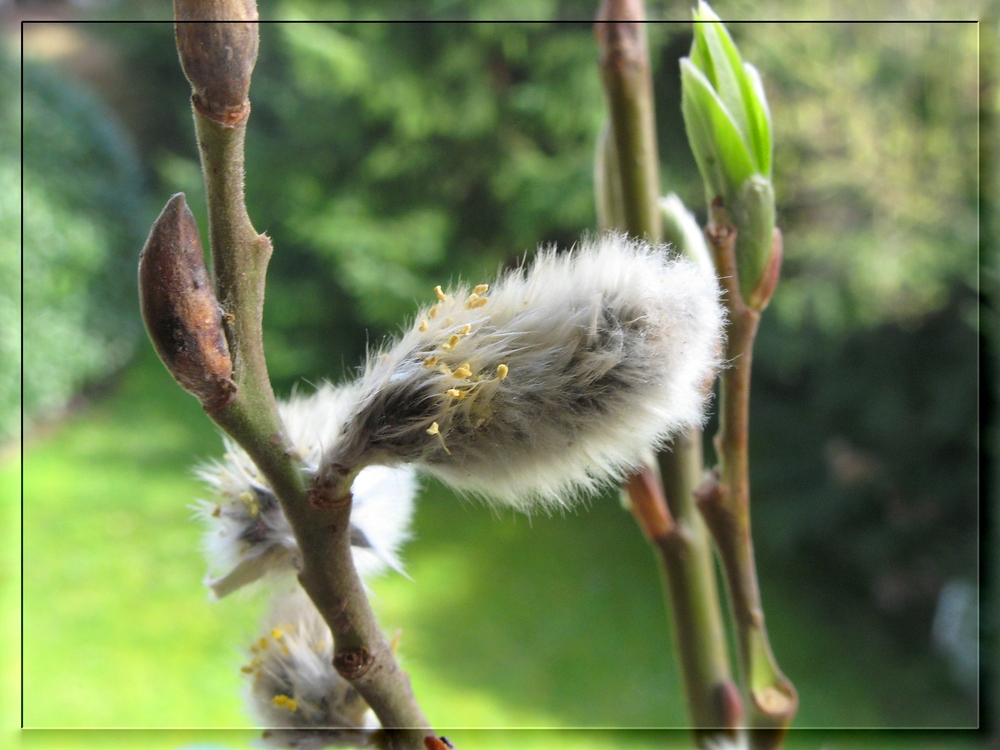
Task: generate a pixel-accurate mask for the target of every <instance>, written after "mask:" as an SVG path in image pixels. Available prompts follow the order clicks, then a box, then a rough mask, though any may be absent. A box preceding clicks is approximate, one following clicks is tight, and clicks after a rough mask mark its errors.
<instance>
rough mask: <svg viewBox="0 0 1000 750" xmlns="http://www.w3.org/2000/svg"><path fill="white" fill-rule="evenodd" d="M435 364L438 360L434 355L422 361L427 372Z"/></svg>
mask: <svg viewBox="0 0 1000 750" xmlns="http://www.w3.org/2000/svg"><path fill="white" fill-rule="evenodd" d="M437 362H438V358H437V355H436V354H435V355H433V356H430V357H428V358H427V359H425V360H424V367H426V368H427V369H428V370H429V369H430V368H432V367H433V366H434V365H436V364H437Z"/></svg>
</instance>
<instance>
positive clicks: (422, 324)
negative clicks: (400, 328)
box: [417, 320, 427, 333]
mask: <svg viewBox="0 0 1000 750" xmlns="http://www.w3.org/2000/svg"><path fill="white" fill-rule="evenodd" d="M417 330H418V331H420V332H421V333H423V332H424V331H426V330H427V321H426V320H421V321H420V325H418V326H417Z"/></svg>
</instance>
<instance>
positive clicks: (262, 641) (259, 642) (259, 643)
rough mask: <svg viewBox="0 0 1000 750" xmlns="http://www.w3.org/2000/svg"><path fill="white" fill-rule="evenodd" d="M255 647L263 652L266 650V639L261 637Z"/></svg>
mask: <svg viewBox="0 0 1000 750" xmlns="http://www.w3.org/2000/svg"><path fill="white" fill-rule="evenodd" d="M257 645H259V646H260V648H261V650H262V651H263V650H264V649H265V648H267V638H263V637H262V638H261V639H260V640H259V641H257Z"/></svg>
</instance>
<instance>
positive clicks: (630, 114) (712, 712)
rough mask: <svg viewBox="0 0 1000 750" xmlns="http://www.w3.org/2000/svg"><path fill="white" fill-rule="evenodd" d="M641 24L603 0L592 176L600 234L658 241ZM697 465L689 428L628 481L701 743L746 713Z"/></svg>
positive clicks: (619, 4) (632, 9)
mask: <svg viewBox="0 0 1000 750" xmlns="http://www.w3.org/2000/svg"><path fill="white" fill-rule="evenodd" d="M644 18H645V11H644V8H643V3H642V1H641V0H605V2H603V3H602V5H601V8H600V10H599V11H598V15H597V23H596V24H595V36H596V38H597V43H598V47H599V49H600V52H601V59H600V70H601V79H602V83H603V84H604V90H605V94H606V96H607V101H608V109H609V115H610V123H609V128H608V129H607V130H606V131H605V132H604V133H603V134H602V136H601V140H600V141H599V147H598V154H597V168H596V170H595V174H596V176H597V178H598V179H597V185H596V188H597V201H598V214H599V218H600V221H601V225H602V226H601V228H602V229H610V228H618V229H621V230H624V231H627V232H628V233H629V234H631V235H633V236H636V237H643V238H645V239H646V240H648V241H649V242H651V243H654V244H655V243H658V242H660V241H661V237H662V230H661V217H660V212H659V205H658V201H659V192H660V186H659V156H658V154H657V145H656V129H655V122H654V116H653V88H652V77H651V75H650V67H649V51H648V47H647V43H646V29H645V26H644V23H643V21H644ZM702 468H703V463H702V455H701V431H700V430H697V429H695V430H690V431H688V432H687V433H685V434H682V435H680V436H678V438H677V439H676V440H675V441H674V443H673V445H672V446H671V448H670V450H668V451H664V452H663V453H662V454H661V455H660V457H659V470H657V468H656V467H646V468H645V469H644V470H642V471H640V472H639V473H637V474H634V475H632V476H631V477H629V478H628V479H627V480H626V482H625V489H626V491H627V492H628V494H629V497H630V505H631V510H632V512H633V514H634V515H635V518H636V521H637V522H638V523H639V526H640V528H642V530H643V531H644V533H645V534H646V536H647V538H648V539H649V540H650V542H651V543H652V544H653V547H654V548H655V550H656V552H657V555H658V557H659V559H660V568H661V574H662V576H663V581H664V589H665V594H666V598H667V601H668V603H669V606H670V609H671V614H672V616H673V622H674V645H675V650H676V652H677V655H678V662H679V665H680V668H681V673H682V677H683V682H684V686H685V693H686V696H687V702H688V713H689V715H690V717H691V725H692V727H693V728H694V729H695V731H696V737H697V738H698V741H699V743H701V742H703V741H704V739H705V737H706V736H708V735H709V734H710V732H707V731H705V730H719V729H727V730H732V729H735V727H736V726H737V725H738V723H739V721H740V715H741V711H742V709H741V706H740V700H739V695H738V693H737V691H736V688H735V685H734V684H733V682H732V679H731V678H730V674H729V661H728V652H727V647H726V638H725V631H724V628H723V624H722V611H721V608H720V605H719V594H718V590H717V587H716V581H715V567H714V562H713V558H712V550H711V546H710V541H709V537H708V533H707V531H706V529H705V524H704V522H703V520H702V518H701V517H700V516H699V514H698V513H697V511H696V510H695V504H694V500H693V491H694V489H695V487H697V486H698V484H699V482H700V481H701V474H702ZM660 471H662V474H663V478H662V480H661V478H660ZM664 488H665V490H666V492H665V497H664ZM711 733H715V732H711Z"/></svg>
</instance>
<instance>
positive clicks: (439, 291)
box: [434, 284, 448, 302]
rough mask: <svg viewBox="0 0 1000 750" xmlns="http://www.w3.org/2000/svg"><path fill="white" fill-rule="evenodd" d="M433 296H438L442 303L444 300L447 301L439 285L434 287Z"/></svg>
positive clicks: (446, 296)
mask: <svg viewBox="0 0 1000 750" xmlns="http://www.w3.org/2000/svg"><path fill="white" fill-rule="evenodd" d="M434 294H436V295H437V296H438V299H439V300H441V301H442V302H444V301H445V300H446V299H448V295H447V294H445V293H444V292H443V291H441V285H440V284H438V285H437V286H436V287H434Z"/></svg>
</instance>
